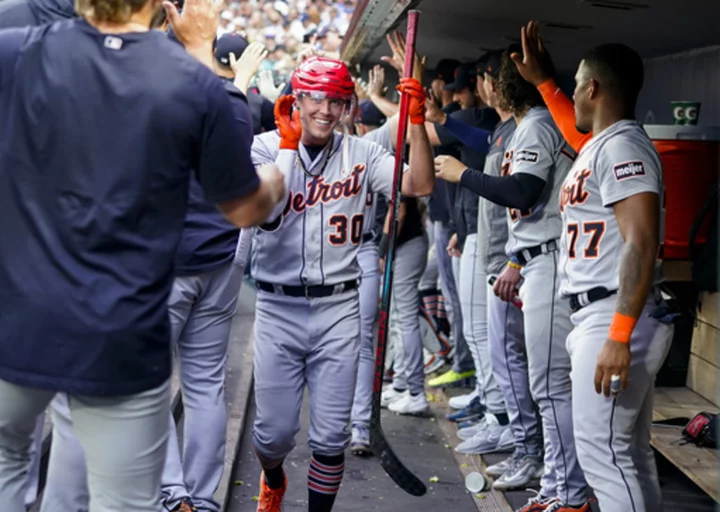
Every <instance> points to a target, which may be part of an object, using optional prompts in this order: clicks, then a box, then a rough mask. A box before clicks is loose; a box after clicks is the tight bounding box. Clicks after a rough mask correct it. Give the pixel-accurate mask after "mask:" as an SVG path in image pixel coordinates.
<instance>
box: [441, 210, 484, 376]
mask: <svg viewBox="0 0 720 512" xmlns="http://www.w3.org/2000/svg"><path fill="white" fill-rule="evenodd" d="M449 241H450V230H449V228H448V227H447V226H445V225H444V224H443V223H442V222H435V247H436V248H437V249H436V257H437V263H438V270H439V271H440V283H441V286H442V292H443V296H444V297H445V310H446V311H447V314H448V318H449V320H450V343H452V344H453V346H454V347H455V357H454V359H453V368H452V369H453V370H454V371H455V372H457V373H461V372H467V371H471V370H473V369H475V365H474V363H473V359H472V355H471V354H470V349H469V348H468V346H467V343H466V342H465V338H464V337H463V319H462V312H461V310H460V295H459V294H458V289H457V284H456V283H457V281H456V278H457V272H453V259H456V260H459V258H452V257H450V255H449V254H448V253H447V246H448V242H449ZM458 263H459V262H458Z"/></svg>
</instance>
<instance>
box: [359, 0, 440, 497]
mask: <svg viewBox="0 0 720 512" xmlns="http://www.w3.org/2000/svg"><path fill="white" fill-rule="evenodd" d="M419 14H420V12H419V11H416V10H412V11H409V12H408V22H407V36H406V38H405V40H406V45H405V76H406V77H411V76H412V71H413V70H412V68H413V58H414V56H415V35H416V33H417V20H418V16H419ZM409 101H410V98H409V97H408V95H407V94H403V95H402V97H401V98H400V113H399V115H398V135H397V145H396V146H395V174H394V177H393V188H392V197H391V200H390V208H391V210H390V233H389V236H388V249H387V258H386V260H385V271H384V276H383V289H382V301H381V304H380V319H379V322H378V324H379V325H378V344H377V350H376V351H375V380H374V381H373V400H372V414H371V416H370V444H371V446H372V449H373V452H374V453H375V455H376V456H378V457H379V459H380V465H381V466H382V467H383V469H384V470H385V472H386V473H387V474H388V475H389V476H390V478H392V479H393V481H394V482H395V483H396V484H397V485H398V486H400V488H402V489H403V490H404V491H405V492H407V493H408V494H412V495H413V496H422V495H423V494H425V493H426V492H427V489H426V488H425V484H423V482H422V481H421V480H420V479H419V478H418V477H417V476H415V475H414V474H413V473H412V472H411V471H410V470H409V469H408V468H406V467H405V465H404V464H403V463H402V461H401V460H400V459H399V458H398V456H397V455H395V452H393V450H392V448H391V447H390V444H389V443H388V441H387V438H386V437H385V433H384V432H383V430H382V425H381V423H380V394H381V393H382V377H383V371H384V368H385V350H386V344H387V338H388V331H387V327H388V325H387V321H388V315H389V314H390V298H391V297H390V296H391V293H392V280H393V264H394V260H395V246H396V245H397V230H398V214H399V212H400V187H401V184H402V169H403V160H404V159H403V154H404V152H405V134H406V131H407V121H408V108H409Z"/></svg>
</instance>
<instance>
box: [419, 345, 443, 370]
mask: <svg viewBox="0 0 720 512" xmlns="http://www.w3.org/2000/svg"><path fill="white" fill-rule="evenodd" d="M423 359H424V365H425V368H424V370H423V371H424V372H425V375H430V374H431V373H434V372H436V371H438V370H439V369H440V368H442V367H443V366H444V365H445V358H444V357H443V356H441V355H440V354H438V353H433V352H430V351H429V350H428V349H426V348H423Z"/></svg>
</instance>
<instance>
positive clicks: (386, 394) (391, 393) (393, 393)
mask: <svg viewBox="0 0 720 512" xmlns="http://www.w3.org/2000/svg"><path fill="white" fill-rule="evenodd" d="M405 393H407V391H397V390H396V389H395V388H394V387H392V385H390V386H387V387H386V388H385V389H383V392H382V393H381V394H380V407H382V408H383V409H387V408H388V406H389V405H390V404H391V403H393V402H395V401H396V400H399V399H400V398H402V396H403V395H404V394H405Z"/></svg>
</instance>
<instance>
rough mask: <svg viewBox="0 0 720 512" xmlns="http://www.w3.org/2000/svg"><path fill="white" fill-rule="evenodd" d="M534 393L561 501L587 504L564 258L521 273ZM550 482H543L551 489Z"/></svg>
mask: <svg viewBox="0 0 720 512" xmlns="http://www.w3.org/2000/svg"><path fill="white" fill-rule="evenodd" d="M521 273H522V277H523V279H524V282H523V284H522V286H521V287H520V300H521V301H522V302H523V316H524V320H525V344H526V347H527V358H528V371H529V376H530V378H529V382H530V392H531V393H532V397H533V399H534V400H535V403H537V405H538V407H539V409H540V416H541V417H542V424H543V434H544V436H545V450H546V453H545V471H546V473H549V472H553V473H554V475H555V482H556V484H557V487H556V492H555V494H556V496H557V497H558V498H560V500H561V501H562V502H563V503H566V504H572V505H575V504H578V503H584V502H585V501H586V496H585V489H586V488H587V484H586V483H585V477H584V476H583V473H582V470H581V469H580V464H579V463H578V460H577V453H576V450H575V437H574V435H573V412H572V384H571V382H570V355H569V354H568V351H567V348H566V346H565V341H566V340H567V336H568V334H570V330H571V328H572V324H571V323H570V304H569V303H568V301H567V300H563V299H560V298H559V296H558V286H559V284H560V278H559V276H558V253H557V252H552V253H548V254H541V255H539V256H537V257H535V258H533V259H532V260H530V261H529V262H528V264H527V265H525V266H524V267H523V269H522V271H521ZM549 480H550V479H549V478H546V479H545V480H544V481H543V484H544V485H545V484H546V483H547V484H548V486H549Z"/></svg>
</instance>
